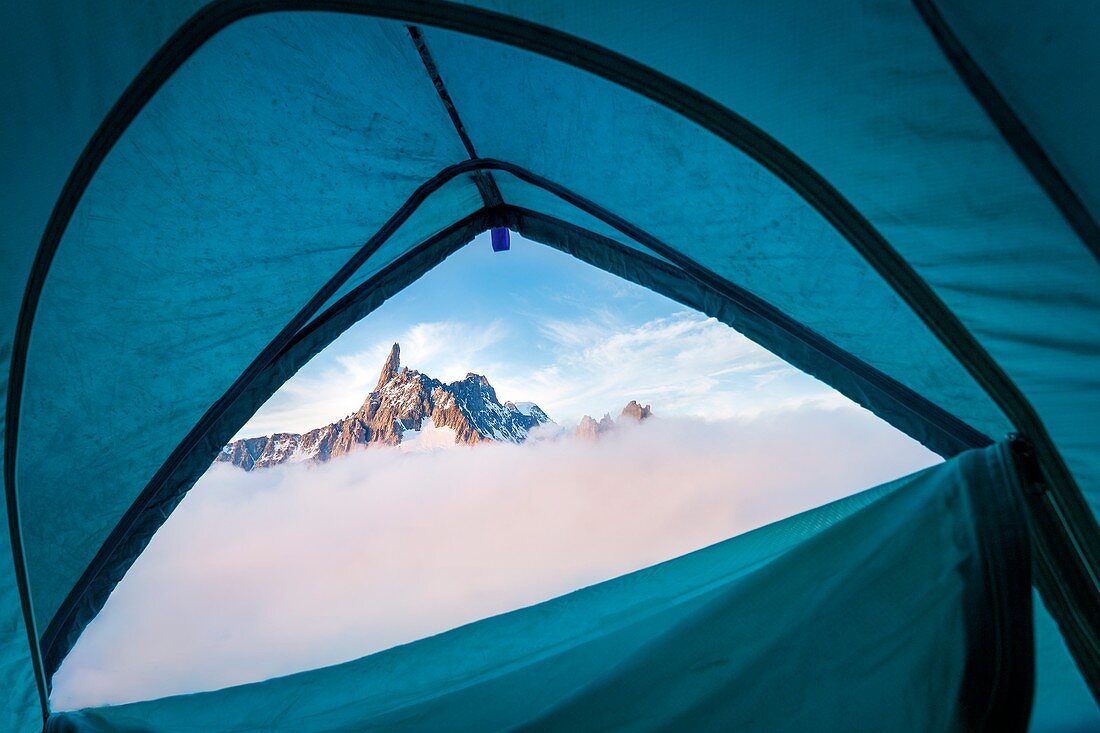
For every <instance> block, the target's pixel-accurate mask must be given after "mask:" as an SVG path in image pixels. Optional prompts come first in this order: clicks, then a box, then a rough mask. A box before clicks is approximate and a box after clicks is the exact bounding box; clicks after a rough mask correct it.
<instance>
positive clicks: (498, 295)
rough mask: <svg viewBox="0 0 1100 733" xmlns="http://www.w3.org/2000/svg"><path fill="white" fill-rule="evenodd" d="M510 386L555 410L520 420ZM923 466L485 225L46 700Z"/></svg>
mask: <svg viewBox="0 0 1100 733" xmlns="http://www.w3.org/2000/svg"><path fill="white" fill-rule="evenodd" d="M394 339H397V340H399V341H400V342H401V343H402V344H403V347H402V348H399V347H398V345H397V344H393V346H392V347H391V346H388V344H390V342H391V341H393V340H394ZM387 350H388V352H387ZM372 369H374V370H377V369H381V371H382V374H381V376H379V375H378V374H377V373H375V372H374V371H371V370H372ZM471 370H474V371H476V372H477V375H475V376H474V379H473V380H471V376H470V375H469V374H467V372H469V371H471ZM482 377H484V379H483V378H482ZM433 385H434V386H433ZM471 386H474V387H476V388H477V389H476V390H472V389H471ZM448 390H450V391H448ZM490 391H491V394H490ZM368 392H369V393H370V394H369V395H368ZM452 393H453V394H455V395H457V396H458V397H459V398H461V400H462V404H461V405H455V406H453V407H452V406H450V403H449V402H448V395H450V394H452ZM364 398H365V399H364ZM509 398H514V399H516V400H521V399H529V400H533V404H529V407H528V408H527V410H528V414H537V415H539V416H540V417H539V418H538V419H540V420H542V422H541V423H537V422H536V423H535V424H534V425H533V426H532V425H531V421H527V420H523V419H509V415H508V414H507V411H509V410H512V409H513V408H512V407H511V405H514V404H515V403H513V402H510V400H509ZM635 398H637V400H638V401H639V402H635V404H640V405H642V406H643V407H642V410H639V411H637V412H636V413H635V412H630V413H627V412H626V410H627V408H624V405H629V403H630V402H632V401H634V400H635ZM485 400H487V401H488V402H484V401H485ZM523 404H524V403H523V402H520V406H521V407H520V408H515V409H517V410H522V406H523ZM536 409H537V410H538V412H537V413H534V412H533V411H534V410H536ZM620 410H622V411H623V414H620ZM605 412H606V413H608V414H607V415H604V413H605ZM502 415H503V417H502ZM584 415H588V417H587V418H585V419H582V417H583V416H584ZM591 415H594V416H595V417H594V418H592V417H591ZM601 415H604V416H603V417H602V418H601ZM448 441H449V443H450V448H449V449H448V447H447V445H446V443H447V442H448ZM486 441H488V442H486ZM490 442H492V443H495V445H490V444H489V443H490ZM513 443H515V445H513ZM521 446H522V447H521ZM938 460H939V459H938V457H937V456H935V454H933V453H931V452H929V451H927V450H926V449H923V448H922V447H921V446H919V444H917V443H915V442H914V441H912V440H911V439H908V438H906V437H905V436H903V435H901V434H900V433H898V432H897V431H895V430H894V429H892V428H891V427H889V426H888V425H887V424H885V423H883V422H882V421H880V420H878V419H877V418H875V417H874V416H873V415H871V414H870V413H869V412H867V411H865V410H862V409H860V408H858V407H857V406H856V405H854V404H853V403H851V402H850V401H848V400H846V399H845V398H843V397H842V396H841V395H839V394H837V393H836V392H835V391H833V390H830V389H829V388H828V387H826V386H825V385H823V384H821V383H820V382H818V381H816V380H814V379H812V378H810V377H808V376H806V375H804V374H801V373H799V372H798V371H797V370H795V369H793V368H792V367H790V366H789V365H786V364H784V363H783V362H782V361H780V360H778V359H776V358H775V357H774V356H773V355H771V354H768V353H767V352H766V351H764V350H763V349H760V348H759V347H758V346H756V345H755V344H753V343H752V342H751V341H749V340H748V339H746V338H745V337H743V336H741V335H740V334H738V333H737V332H736V331H734V330H732V329H731V328H729V327H728V326H725V325H724V324H721V323H719V322H717V321H715V320H714V319H708V318H707V317H706V316H703V315H702V314H700V313H698V312H693V311H690V310H686V309H684V307H683V306H682V305H680V304H678V303H675V302H674V301H669V300H667V299H665V298H663V297H661V296H658V295H656V294H654V293H652V292H651V291H648V290H647V289H645V288H641V287H639V286H636V285H631V284H630V283H626V282H624V281H622V280H621V279H619V278H617V277H614V276H609V275H608V274H607V273H604V272H602V271H600V270H598V269H595V268H593V267H591V266H589V265H586V264H584V263H582V262H579V261H577V260H575V259H574V258H572V257H570V256H568V255H564V254H561V253H559V252H557V251H555V250H553V249H550V248H546V247H543V246H541V245H538V244H536V243H532V242H528V241H526V240H524V239H522V238H521V237H518V236H512V237H511V251H509V252H508V253H507V254H506V255H496V254H493V253H492V251H491V248H490V243H489V237H488V236H487V235H482V236H479V237H477V238H475V240H474V242H472V243H471V244H470V245H467V246H466V247H464V248H463V249H461V250H459V251H458V252H456V253H454V254H453V255H451V256H450V257H449V258H448V259H447V260H446V261H445V262H443V263H441V264H440V265H439V266H437V267H436V268H434V269H433V270H432V271H430V272H429V273H427V274H426V275H424V276H423V277H422V278H420V279H419V280H418V281H416V282H415V283H413V284H412V285H410V286H409V287H408V288H406V289H405V290H403V291H402V292H401V293H399V294H397V295H395V296H394V297H393V298H391V299H390V300H389V301H387V302H386V303H385V304H383V305H382V306H380V307H379V308H378V309H377V310H375V311H374V312H372V313H371V314H370V315H368V316H367V317H365V318H364V319H363V320H362V321H360V322H359V323H357V324H355V325H354V326H352V327H351V328H349V329H348V331H346V332H345V333H344V334H342V335H341V336H340V337H339V338H338V339H336V340H335V341H334V342H333V343H332V344H330V345H329V346H328V347H327V348H326V349H325V350H324V351H323V352H322V353H321V354H319V355H317V356H316V357H314V359H313V360H311V361H310V362H309V364H307V365H306V366H304V367H303V369H302V370H300V371H299V372H298V374H297V375H295V377H293V378H291V379H290V380H289V381H288V382H287V383H286V384H284V385H283V386H282V387H280V389H279V390H278V391H277V392H276V393H275V394H274V395H273V396H272V398H271V399H270V400H268V402H267V403H265V405H264V407H262V408H261V409H260V410H259V412H258V413H257V415H256V416H254V417H253V418H252V419H250V420H249V422H248V423H247V424H246V425H245V426H244V427H243V428H242V429H241V430H240V431H238V435H237V436H236V439H235V440H234V441H233V442H231V443H230V444H229V445H228V446H227V447H226V448H225V449H223V451H222V453H221V454H220V455H219V457H218V461H217V462H215V464H214V466H212V467H211V468H210V469H208V470H207V472H206V473H205V474H204V476H203V477H202V478H200V479H199V481H198V482H197V483H196V485H195V487H194V488H193V489H192V490H191V491H190V492H189V494H188V496H187V497H186V498H185V499H184V500H183V502H181V504H180V506H179V507H177V509H176V511H175V512H174V514H173V516H172V517H170V518H169V519H168V521H167V522H166V523H165V525H164V526H163V527H162V528H161V529H160V530H159V531H158V534H157V535H155V536H154V538H153V540H152V542H151V544H150V547H149V548H147V549H146V550H145V552H144V553H143V554H142V556H141V557H139V558H138V559H137V561H136V563H135V565H134V567H133V568H132V569H131V570H130V571H129V572H128V574H127V576H126V577H125V578H124V579H123V580H122V582H121V583H120V584H119V586H118V587H117V588H116V589H115V590H114V591H113V593H112V597H111V599H109V600H108V602H107V603H106V604H105V606H104V609H103V611H102V612H101V613H100V614H99V616H98V617H97V618H96V620H94V621H93V622H92V624H91V625H90V626H89V627H88V629H86V630H85V633H84V635H83V636H82V637H81V640H80V641H78V643H77V644H76V645H75V646H74V649H73V652H72V653H70V655H69V656H68V657H67V659H66V662H65V663H63V664H62V666H61V668H60V670H59V672H58V674H57V675H56V676H55V679H54V689H53V692H52V696H51V699H52V702H53V705H54V707H55V709H58V710H68V709H73V708H74V707H84V706H89V705H93V706H94V705H103V704H108V703H110V704H117V703H125V702H131V701H135V700H142V699H149V698H153V697H163V696H165V695H169V694H180V693H188V692H196V691H200V690H209V689H217V688H221V687H226V686H230V685H234V684H243V683H248V682H255V681H258V680H260V679H265V678H269V677H274V676H279V675H285V674H290V673H294V672H299V671H302V670H304V669H313V668H318V667H323V666H327V665H331V664H336V663H341V662H345V661H348V660H351V659H355V658H358V657H361V656H364V655H366V654H368V653H373V652H377V651H381V650H383V649H387V648H389V647H392V646H395V645H397V644H404V643H408V642H413V641H416V640H418V639H420V638H423V637H426V636H429V635H434V634H437V633H440V632H444V631H447V630H449V629H452V628H454V627H456V626H459V625H464V624H466V623H469V622H473V621H477V620H479V619H482V618H485V617H488V616H492V615H499V614H500V613H504V612H508V611H512V610H515V609H517V608H520V607H525V606H530V605H533V604H535V603H538V602H541V601H546V600H548V599H550V598H553V597H556V596H559V595H563V594H565V593H568V592H572V591H575V590H577V589H579V588H582V587H586V586H590V585H594V584H596V583H601V582H604V581H608V580H611V579H612V578H615V577H617V576H620V575H624V574H626V573H629V572H632V571H637V570H640V569H642V568H646V567H648V566H651V565H654V564H657V563H659V562H664V561H669V560H671V559H672V558H674V557H678V556H681V555H685V554H687V553H690V552H693V551H696V550H700V549H701V548H703V547H705V546H708V545H712V544H716V543H719V542H723V541H725V540H727V539H729V538H731V537H733V536H735V535H740V534H743V533H745V532H747V531H749V530H752V529H756V528H759V527H761V526H763V525H765V524H770V523H772V522H775V521H778V520H781V519H785V518H787V517H789V516H791V515H793V514H796V513H799V512H802V511H806V510H809V509H813V508H815V507H817V506H819V505H821V504H824V503H827V502H830V501H834V500H838V499H841V498H844V497H847V496H849V495H851V494H853V493H857V492H858V491H860V490H862V489H865V488H867V487H870V486H874V485H876V484H879V483H882V482H884V481H888V480H892V479H894V478H897V477H899V476H901V475H906V474H909V473H911V472H914V471H916V470H918V469H920V468H924V467H926V466H928V465H931V464H932V463H936V462H938Z"/></svg>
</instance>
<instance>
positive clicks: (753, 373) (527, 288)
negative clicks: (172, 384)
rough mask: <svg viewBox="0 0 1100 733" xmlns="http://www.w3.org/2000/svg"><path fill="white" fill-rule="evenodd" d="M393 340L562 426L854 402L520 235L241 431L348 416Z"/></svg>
mask: <svg viewBox="0 0 1100 733" xmlns="http://www.w3.org/2000/svg"><path fill="white" fill-rule="evenodd" d="M394 341H399V342H400V343H401V347H402V362H403V364H404V365H405V366H408V367H410V368H413V369H418V370H420V371H422V372H425V373H427V374H429V375H431V376H433V377H436V378H438V379H442V380H444V381H450V380H454V379H460V378H462V377H463V376H464V375H465V374H466V373H467V372H468V371H474V372H478V373H480V374H485V375H486V376H487V377H488V378H489V380H490V382H491V383H492V384H493V385H494V386H495V387H496V389H497V394H498V396H499V397H500V398H501V400H508V399H510V400H514V401H517V402H519V401H533V402H536V403H538V404H539V405H540V406H541V407H542V408H543V409H544V410H546V411H547V413H548V414H549V415H550V416H551V418H553V419H554V420H555V421H557V422H559V423H561V424H566V425H568V424H571V423H575V422H576V421H577V420H578V419H579V418H580V417H581V416H582V415H584V414H592V415H595V416H598V415H600V414H602V413H603V412H606V411H611V412H616V411H618V410H619V409H620V408H621V407H622V405H624V404H625V403H626V402H627V401H629V400H631V399H637V400H639V401H642V402H648V403H652V404H653V407H654V410H655V411H656V412H657V413H658V414H663V415H670V416H703V417H707V418H710V419H724V418H731V417H743V416H753V415H756V414H759V413H761V412H767V411H775V410H788V409H794V408H798V407H800V406H803V405H810V404H814V405H818V406H822V407H826V406H831V407H840V406H843V405H845V404H850V403H847V400H845V399H844V398H843V397H841V396H840V395H838V394H837V393H836V392H834V391H833V390H831V389H829V388H828V387H826V386H825V385H823V384H822V383H820V382H818V381H817V380H815V379H813V378H811V377H809V376H807V375H805V374H802V373H801V372H799V371H797V370H796V369H793V368H792V367H790V366H789V365H787V364H785V363H784V362H782V361H781V360H779V359H777V358H776V357H774V356H773V355H771V354H770V353H768V352H766V351H764V350H763V349H761V348H759V347H758V346H756V345H755V344H753V343H752V342H750V341H749V340H748V339H746V338H745V337H743V336H741V335H740V334H738V333H737V332H735V331H733V330H732V329H730V328H728V327H726V326H725V325H723V324H720V323H718V322H717V321H714V320H713V319H708V318H706V317H704V316H702V315H701V314H699V313H697V312H694V311H691V310H690V309H688V308H685V307H684V306H681V305H680V304H678V303H675V302H673V301H671V300H668V299H667V298H664V297H662V296H659V295H657V294H655V293H653V292H651V291H649V290H646V289H645V288H642V287H639V286H636V285H633V284H631V283H628V282H626V281H624V280H621V279H619V278H617V277H615V276H613V275H609V274H607V273H605V272H603V271H601V270H599V269H597V268H594V267H591V266H589V265H586V264H584V263H582V262H580V261H578V260H576V259H574V258H572V257H569V256H567V255H564V254H561V253H559V252H557V251H555V250H552V249H550V248H548V247H545V246H543V245H539V244H536V243H533V242H528V241H526V240H524V239H522V238H521V237H518V236H516V235H514V234H513V236H512V248H511V250H510V251H508V252H502V253H494V252H493V251H492V249H491V247H490V244H489V241H488V234H484V235H482V236H480V237H478V239H477V240H475V241H474V242H473V243H471V244H470V245H469V246H467V247H465V248H463V249H462V250H460V251H459V252H458V253H456V254H455V255H453V256H452V257H451V258H449V259H448V260H447V261H446V262H444V263H443V264H442V265H440V266H439V267H437V268H435V269H434V270H432V271H431V272H429V273H428V274H427V275H426V276H424V277H423V278H421V279H420V280H419V281H417V282H416V283H414V284H413V285H411V286H410V287H409V288H407V289H406V290H404V291H403V292H401V293H400V294H398V295H397V296H395V297H394V298H392V299H391V300H390V301H388V302H386V303H385V304H384V305H383V306H382V307H381V308H379V309H378V310H377V311H375V312H374V313H373V314H371V315H370V316H368V317H367V318H366V319H364V320H363V321H361V322H360V323H358V324H356V325H355V326H353V327H352V328H351V329H349V330H348V331H347V332H346V333H345V334H344V335H343V336H341V337H340V338H339V339H338V340H337V341H335V342H334V343H333V344H332V345H330V346H329V348H327V349H326V350H325V351H324V352H323V353H321V354H320V355H318V356H317V357H316V358H315V359H314V360H313V361H312V362H311V363H309V364H308V365H307V366H306V367H304V368H303V369H302V370H301V371H300V372H299V373H298V374H297V375H296V377H295V378H294V379H292V380H291V381H290V382H288V383H287V384H286V385H285V386H284V387H283V388H282V389H281V390H280V391H279V392H278V393H277V394H276V395H275V396H273V397H272V399H271V400H269V402H268V403H267V404H266V405H265V406H264V407H263V409H261V410H260V412H259V413H258V414H257V415H256V416H255V417H254V418H253V419H252V420H251V421H250V422H249V423H248V425H246V426H245V428H244V429H242V430H241V431H240V433H239V435H240V436H252V435H260V434H266V433H271V432H275V431H295V432H297V431H304V430H308V429H310V428H314V427H318V426H320V425H324V424H326V423H328V422H331V421H333V420H337V419H339V418H342V417H344V416H345V415H347V414H349V413H351V412H353V411H354V410H355V409H356V408H358V406H359V405H360V404H361V403H362V401H363V399H364V398H365V396H366V394H367V393H368V392H369V391H370V389H371V388H372V387H373V386H374V384H375V382H376V380H377V377H378V371H379V369H380V367H381V364H382V362H383V360H384V358H385V355H386V353H387V352H388V350H389V348H390V345H391V344H392V343H393V342H394Z"/></svg>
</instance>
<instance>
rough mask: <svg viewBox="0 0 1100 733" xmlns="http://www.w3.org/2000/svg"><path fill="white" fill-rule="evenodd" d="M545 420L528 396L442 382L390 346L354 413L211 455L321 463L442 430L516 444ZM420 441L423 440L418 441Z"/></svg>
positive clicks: (474, 378)
mask: <svg viewBox="0 0 1100 733" xmlns="http://www.w3.org/2000/svg"><path fill="white" fill-rule="evenodd" d="M549 422H551V420H550V418H549V417H548V416H547V415H546V413H545V412H543V411H542V410H540V409H539V406H538V405H536V404H535V403H533V402H521V403H519V404H518V405H517V404H516V403H513V402H509V403H507V404H506V405H502V404H501V403H500V401H499V400H498V399H497V393H496V390H494V389H493V386H492V385H491V384H489V380H488V379H487V378H485V377H484V376H482V375H480V374H475V373H474V372H470V373H469V374H467V375H466V378H465V379H463V380H461V381H457V382H452V383H450V384H444V383H443V382H440V381H439V380H437V379H432V378H431V377H429V376H428V375H426V374H421V373H420V372H418V371H415V370H410V369H408V368H404V367H402V366H401V346H400V344H394V345H393V348H391V349H390V353H389V356H387V357H386V362H385V364H384V365H383V366H382V372H381V374H379V376H378V386H377V387H375V388H374V391H372V392H371V393H370V394H369V395H367V398H366V400H365V401H364V402H363V406H362V407H360V408H359V410H357V411H356V412H354V413H352V414H351V415H348V416H347V417H345V418H344V419H343V420H339V421H337V422H335V423H332V424H330V425H326V426H325V427H322V428H316V429H314V430H310V431H308V432H306V433H302V434H297V433H277V434H275V435H268V436H263V437H259V438H248V439H245V440H237V441H234V442H232V443H230V444H229V445H227V446H226V447H225V448H223V449H222V453H221V454H220V455H219V456H218V460H220V461H224V462H228V463H232V464H234V465H236V466H240V467H241V468H243V469H245V470H246V471H251V470H253V469H255V468H264V467H267V466H274V465H278V464H280V463H297V462H302V461H310V462H323V461H327V460H329V459H331V458H335V457H337V456H341V455H344V454H347V453H350V452H352V451H355V450H359V449H360V448H363V447H366V446H369V445H375V444H380V445H390V446H398V445H402V444H404V443H409V442H410V441H411V443H412V445H411V446H409V449H411V450H420V449H422V448H418V447H417V446H421V445H427V444H429V443H431V442H433V441H436V442H437V441H438V440H439V437H438V436H436V437H434V438H432V439H431V440H428V441H427V442H426V443H425V442H424V441H423V440H422V436H421V433H422V432H423V431H425V430H428V431H429V432H433V433H434V432H435V431H439V430H445V431H449V432H450V434H451V435H453V436H454V438H453V442H455V443H457V444H463V445H474V444H476V443H479V442H481V441H503V442H506V443H523V442H525V441H526V440H527V438H528V435H529V433H530V432H531V431H532V430H533V429H534V428H536V427H538V426H540V425H544V424H546V423H549ZM424 440H427V439H424Z"/></svg>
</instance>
